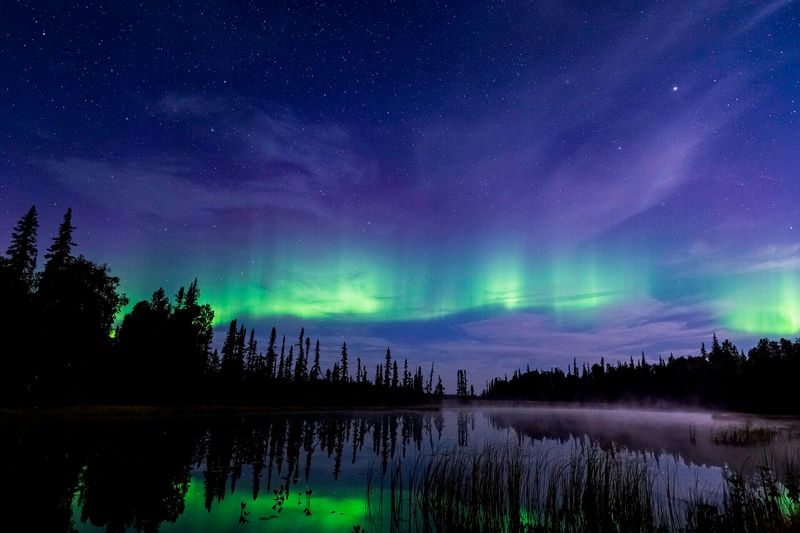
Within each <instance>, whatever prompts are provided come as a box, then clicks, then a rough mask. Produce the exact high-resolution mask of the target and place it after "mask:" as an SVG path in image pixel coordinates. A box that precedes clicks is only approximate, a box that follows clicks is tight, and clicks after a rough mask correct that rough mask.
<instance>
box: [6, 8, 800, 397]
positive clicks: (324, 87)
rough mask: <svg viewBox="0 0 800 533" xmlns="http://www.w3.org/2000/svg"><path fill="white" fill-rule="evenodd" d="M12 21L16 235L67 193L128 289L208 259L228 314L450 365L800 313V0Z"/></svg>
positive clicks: (191, 269) (495, 363) (662, 349)
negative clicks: (30, 211)
mask: <svg viewBox="0 0 800 533" xmlns="http://www.w3.org/2000/svg"><path fill="white" fill-rule="evenodd" d="M0 36H2V42H1V44H0V71H2V72H3V76H2V79H1V81H0V235H3V236H4V237H3V238H4V239H6V238H7V236H8V235H9V234H10V231H11V228H12V227H13V225H14V223H15V222H16V220H17V219H18V218H19V217H20V216H21V215H22V214H23V213H24V212H25V210H27V208H28V207H29V206H30V205H31V204H36V205H37V206H38V207H39V211H40V214H41V230H40V231H41V233H40V243H46V242H48V241H49V238H50V236H51V235H52V233H53V232H54V231H55V228H56V226H57V224H58V220H59V219H60V217H61V216H62V215H63V212H64V211H65V210H66V208H67V207H68V206H71V207H72V208H73V211H74V213H75V217H74V224H75V226H76V227H77V231H76V235H75V240H76V242H77V243H78V247H77V249H76V251H77V252H79V253H83V254H85V255H86V256H88V257H90V258H92V259H94V260H97V261H101V262H107V263H108V264H109V265H110V266H111V268H112V271H113V273H114V274H116V275H119V276H120V277H121V278H122V288H123V290H124V291H125V292H126V293H127V294H128V296H129V297H130V298H131V300H132V302H135V301H136V300H138V299H142V298H147V297H148V296H149V294H150V293H151V292H152V291H153V290H154V289H155V288H157V287H158V286H164V287H165V288H166V289H167V291H168V292H169V293H171V294H174V293H175V292H176V291H177V289H178V287H179V286H180V285H186V284H188V283H189V282H190V281H191V280H192V279H193V278H195V277H197V278H198V279H199V283H200V288H201V291H202V298H203V300H204V301H207V302H208V303H210V304H211V305H212V306H213V307H214V309H215V310H216V313H217V315H216V316H217V320H218V324H219V325H220V328H224V322H225V321H227V320H230V319H232V318H240V319H242V320H243V321H244V322H245V323H246V324H247V325H248V327H251V326H252V327H255V328H256V330H257V332H259V334H260V337H261V338H262V342H263V339H264V338H265V337H266V335H267V333H268V328H269V327H270V326H272V325H276V326H278V328H279V330H282V331H286V332H287V333H289V334H290V335H294V333H293V332H294V329H295V328H299V326H300V325H304V326H305V327H306V329H307V330H308V331H310V332H311V334H312V335H314V336H320V337H321V339H322V340H323V345H325V346H327V347H328V351H329V353H328V354H326V355H328V356H331V357H332V356H333V355H334V354H333V352H334V350H333V346H335V345H336V344H338V343H339V342H341V339H342V338H344V339H346V340H347V342H348V345H349V346H350V347H351V350H352V351H353V353H354V354H355V355H360V356H362V357H364V358H365V359H367V360H369V361H375V360H377V359H378V358H379V357H380V355H381V354H382V353H383V352H384V351H385V349H386V346H392V351H393V353H395V354H397V356H399V357H409V358H410V359H413V360H415V361H428V360H433V361H435V362H436V364H437V365H438V366H439V367H440V368H441V369H443V372H442V375H443V377H445V376H447V379H448V380H452V379H453V376H454V374H455V370H454V369H455V368H456V366H458V367H461V368H464V367H466V368H467V369H468V371H469V372H471V375H473V376H475V378H476V379H479V380H481V381H482V379H483V378H488V377H492V376H494V375H502V374H503V373H505V372H509V373H510V372H511V371H513V369H514V368H517V367H524V366H525V365H528V364H530V365H531V367H537V366H539V367H549V366H551V365H560V366H565V365H566V364H567V363H568V362H571V361H572V360H573V357H575V358H577V360H578V361H588V360H596V359H597V358H599V357H600V356H606V357H607V358H612V359H613V358H614V357H625V358H627V357H628V356H630V355H632V354H633V355H637V354H639V353H640V352H641V351H645V352H646V353H647V354H648V355H652V356H657V354H659V353H664V354H666V353H669V352H671V351H674V352H676V353H694V352H696V351H697V349H698V347H699V345H700V342H701V341H703V340H706V341H707V340H708V338H709V337H710V336H711V334H712V332H717V334H718V335H719V336H728V337H730V338H731V339H732V340H734V341H735V342H737V343H738V344H741V345H747V344H748V343H751V342H753V341H754V340H756V339H757V338H758V337H760V336H765V335H769V336H787V337H795V336H797V335H798V334H800V238H798V232H800V218H799V217H798V215H799V214H800V211H799V209H800V208H799V207H798V206H800V203H798V199H800V170H799V169H800V163H799V161H800V112H799V111H800V47H798V43H800V5H799V4H798V3H797V2H794V1H792V0H777V1H772V2H733V1H723V0H719V1H714V2H702V3H700V2H680V1H679V2H602V3H596V2H562V1H544V2H505V3H483V2H468V3H463V4H458V3H457V4H450V5H445V4H441V3H438V2H423V3H419V4H417V3H410V2H398V3H385V4H384V3H382V2H367V3H363V4H360V5H358V6H356V5H350V4H348V3H331V4H324V5H312V4H310V3H305V2H280V3H276V4H272V5H270V6H269V7H267V4H266V3H265V4H264V6H262V7H258V6H254V5H251V4H250V3H246V2H227V3H225V4H224V5H223V4H222V3H219V4H217V5H210V6H205V7H203V8H197V7H193V6H189V5H179V4H172V3H170V2H164V3H145V5H143V6H139V5H135V6H134V5H130V6H129V5H121V4H120V5H110V6H101V5H95V4H88V5H83V4H82V5H80V6H77V5H76V6H70V5H68V4H67V3H64V5H58V6H56V5H46V4H41V5H37V4H35V3H34V4H30V5H27V4H26V3H24V2H22V3H14V4H13V5H12V4H10V3H9V5H4V6H3V7H0ZM0 245H1V246H2V247H3V248H5V246H6V242H5V241H3V242H2V243H0ZM217 337H220V335H217Z"/></svg>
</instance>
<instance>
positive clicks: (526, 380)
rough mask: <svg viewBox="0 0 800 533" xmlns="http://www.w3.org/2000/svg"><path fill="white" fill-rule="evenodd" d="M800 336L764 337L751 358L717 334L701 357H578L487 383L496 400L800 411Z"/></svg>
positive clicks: (488, 393)
mask: <svg viewBox="0 0 800 533" xmlns="http://www.w3.org/2000/svg"><path fill="white" fill-rule="evenodd" d="M798 377H800V339H797V340H795V341H791V340H788V339H781V340H780V341H770V340H769V339H761V340H760V341H759V343H758V345H757V346H755V347H754V348H751V349H750V350H749V351H748V352H747V354H746V355H745V353H744V351H743V350H739V349H738V348H737V347H736V346H735V345H734V344H733V343H731V342H730V341H729V340H725V341H723V342H722V343H720V342H719V340H718V339H717V336H716V335H714V336H713V338H712V341H711V349H710V350H706V346H705V343H703V344H702V345H701V348H700V354H699V355H696V356H687V357H674V356H673V355H670V356H669V357H668V358H667V359H664V358H663V357H661V356H659V358H658V361H657V362H652V363H651V362H649V361H648V360H647V359H646V357H645V355H644V353H642V355H641V357H640V358H638V359H637V360H634V358H633V357H631V358H630V361H627V362H623V361H619V362H617V363H615V364H611V363H606V362H605V359H604V358H601V359H600V362H599V363H595V364H591V365H589V364H584V365H582V366H581V367H580V368H578V365H577V363H576V362H575V360H574V359H573V363H572V365H570V366H569V367H568V368H567V369H566V370H562V369H559V368H553V369H551V370H530V369H529V368H528V369H526V371H524V372H523V371H521V370H517V371H515V372H514V374H513V376H512V377H511V379H508V378H507V377H504V378H496V379H493V380H491V381H490V382H488V383H487V384H486V390H485V391H484V392H483V393H482V395H481V396H482V397H483V398H486V399H492V400H500V399H502V400H537V401H562V402H597V401H601V402H626V401H634V402H657V401H669V402H674V403H679V404H686V405H698V406H705V407H716V408H725V409H733V410H740V411H751V412H762V413H792V414H797V413H800V400H799V399H798V398H800V397H799V396H798V393H797V388H796V387H797V380H798Z"/></svg>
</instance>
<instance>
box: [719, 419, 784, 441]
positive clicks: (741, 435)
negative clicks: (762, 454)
mask: <svg viewBox="0 0 800 533" xmlns="http://www.w3.org/2000/svg"><path fill="white" fill-rule="evenodd" d="M776 434H777V431H775V430H774V429H772V428H768V427H759V426H751V425H750V424H749V423H748V424H743V425H738V426H729V427H726V428H723V429H720V430H718V431H717V432H716V433H714V442H715V443H717V444H728V445H732V446H753V445H758V444H769V443H770V442H772V440H773V439H774V438H775V435H776Z"/></svg>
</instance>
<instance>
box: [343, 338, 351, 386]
mask: <svg viewBox="0 0 800 533" xmlns="http://www.w3.org/2000/svg"><path fill="white" fill-rule="evenodd" d="M348 372H349V370H348V368H347V343H346V342H343V343H342V365H341V380H342V382H343V383H347V382H348V381H349V380H350V375H349V374H348Z"/></svg>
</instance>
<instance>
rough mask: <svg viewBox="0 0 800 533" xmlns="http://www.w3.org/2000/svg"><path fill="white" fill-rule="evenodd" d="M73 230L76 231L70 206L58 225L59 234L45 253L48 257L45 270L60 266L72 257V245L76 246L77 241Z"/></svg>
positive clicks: (46, 257)
mask: <svg viewBox="0 0 800 533" xmlns="http://www.w3.org/2000/svg"><path fill="white" fill-rule="evenodd" d="M73 231H75V226H73V225H72V208H69V209H67V212H66V213H65V214H64V220H63V221H62V222H61V225H59V227H58V234H57V235H56V236H55V237H54V238H53V243H52V244H51V245H50V248H48V249H47V253H46V254H44V257H45V259H47V263H46V264H45V270H50V269H57V268H60V267H62V266H64V265H65V264H66V263H67V261H69V259H70V258H71V257H72V247H73V246H75V242H74V241H73V240H72V232H73Z"/></svg>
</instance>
